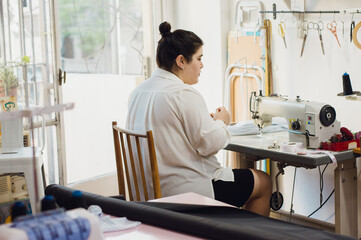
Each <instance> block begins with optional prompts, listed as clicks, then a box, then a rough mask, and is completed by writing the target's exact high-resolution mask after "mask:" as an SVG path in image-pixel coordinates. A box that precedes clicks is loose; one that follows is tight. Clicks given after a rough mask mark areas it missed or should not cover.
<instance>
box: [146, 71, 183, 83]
mask: <svg viewBox="0 0 361 240" xmlns="http://www.w3.org/2000/svg"><path fill="white" fill-rule="evenodd" d="M152 77H161V78H166V79H170V80H173V81H177V82H181V83H183V84H184V82H183V81H182V80H181V79H180V78H179V77H178V76H177V75H175V74H174V73H172V72H170V71H167V70H164V69H161V68H156V69H155V70H154V72H153V74H152Z"/></svg>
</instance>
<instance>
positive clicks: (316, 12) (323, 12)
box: [259, 3, 361, 19]
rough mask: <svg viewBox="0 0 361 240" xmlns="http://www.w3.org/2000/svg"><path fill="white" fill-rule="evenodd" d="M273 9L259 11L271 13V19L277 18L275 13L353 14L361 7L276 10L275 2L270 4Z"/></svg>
mask: <svg viewBox="0 0 361 240" xmlns="http://www.w3.org/2000/svg"><path fill="white" fill-rule="evenodd" d="M272 7H273V10H272V11H259V13H273V19H276V18H277V13H278V14H279V13H300V14H325V13H326V14H330V13H331V14H336V13H343V14H346V13H349V14H355V13H361V8H354V9H345V10H341V11H340V10H328V11H283V10H281V11H277V10H276V4H275V3H274V4H273V5H272Z"/></svg>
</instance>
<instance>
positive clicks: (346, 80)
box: [337, 72, 360, 96]
mask: <svg viewBox="0 0 361 240" xmlns="http://www.w3.org/2000/svg"><path fill="white" fill-rule="evenodd" d="M342 86H343V92H341V93H339V94H337V96H347V95H352V94H357V95H359V93H360V92H358V91H353V90H352V86H351V80H350V75H349V74H348V73H347V72H345V73H344V74H343V75H342Z"/></svg>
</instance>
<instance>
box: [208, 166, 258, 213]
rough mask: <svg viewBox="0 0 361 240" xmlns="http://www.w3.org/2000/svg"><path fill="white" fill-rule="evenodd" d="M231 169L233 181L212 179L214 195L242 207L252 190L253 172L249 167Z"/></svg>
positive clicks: (218, 198) (220, 199)
mask: <svg viewBox="0 0 361 240" xmlns="http://www.w3.org/2000/svg"><path fill="white" fill-rule="evenodd" d="M232 170H233V174H234V182H225V181H222V180H218V181H212V184H213V189H214V196H215V199H216V200H218V201H221V202H225V203H228V204H231V205H234V206H237V207H242V206H243V205H244V204H245V203H246V202H247V200H248V198H249V197H250V196H251V194H252V192H253V187H254V178H253V173H252V171H251V170H249V169H232Z"/></svg>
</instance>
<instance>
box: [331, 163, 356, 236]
mask: <svg viewBox="0 0 361 240" xmlns="http://www.w3.org/2000/svg"><path fill="white" fill-rule="evenodd" d="M334 182H335V232H336V233H338V234H342V235H346V236H351V237H355V238H357V235H358V224H357V218H358V216H357V215H358V210H357V168H356V160H355V159H351V160H347V161H342V162H338V164H337V168H335V175H334Z"/></svg>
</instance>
